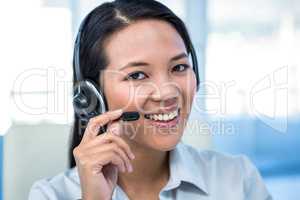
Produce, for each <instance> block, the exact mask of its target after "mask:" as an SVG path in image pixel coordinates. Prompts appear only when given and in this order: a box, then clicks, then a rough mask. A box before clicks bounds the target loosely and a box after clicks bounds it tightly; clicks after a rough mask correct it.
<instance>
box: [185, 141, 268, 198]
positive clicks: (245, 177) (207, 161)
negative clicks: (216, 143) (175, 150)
mask: <svg viewBox="0 0 300 200" xmlns="http://www.w3.org/2000/svg"><path fill="white" fill-rule="evenodd" d="M180 148H181V151H182V152H184V154H185V155H186V156H188V157H189V160H192V161H191V164H193V165H194V166H195V167H196V168H194V169H193V170H194V171H197V172H198V173H199V174H201V176H202V177H203V179H204V182H206V184H207V187H208V188H209V190H211V191H214V190H222V189H223V191H224V192H226V193H227V194H228V193H230V191H232V193H238V192H240V195H241V196H243V197H247V198H249V199H271V196H270V195H269V192H268V191H267V188H266V186H265V184H264V183H263V179H262V177H261V175H260V173H259V171H258V170H257V168H256V167H255V165H254V164H253V163H252V162H251V161H250V159H249V158H248V157H247V156H245V155H242V154H241V155H231V154H228V153H223V152H218V151H214V150H202V149H200V148H196V147H193V146H191V145H188V144H184V143H181V147H180ZM233 186H234V190H233V189H232V188H233Z"/></svg>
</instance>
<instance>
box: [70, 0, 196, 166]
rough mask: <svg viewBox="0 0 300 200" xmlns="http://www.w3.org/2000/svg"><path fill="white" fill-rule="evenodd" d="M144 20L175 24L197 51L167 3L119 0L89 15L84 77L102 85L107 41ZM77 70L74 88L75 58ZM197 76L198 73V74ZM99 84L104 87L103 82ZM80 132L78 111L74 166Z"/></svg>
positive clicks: (83, 41) (82, 40) (190, 47)
mask: <svg viewBox="0 0 300 200" xmlns="http://www.w3.org/2000/svg"><path fill="white" fill-rule="evenodd" d="M143 19H158V20H162V21H165V22H167V23H169V24H171V25H172V26H173V27H174V28H175V29H176V30H177V32H178V33H179V34H180V36H181V37H182V39H183V41H184V44H185V47H186V49H187V52H188V54H190V53H191V52H193V51H194V47H193V45H192V43H191V40H190V36H189V34H188V31H187V28H186V26H185V24H184V23H183V21H182V20H181V19H180V18H179V17H177V16H176V15H175V14H174V13H173V12H172V11H171V10H170V9H169V8H168V7H166V6H165V5H163V4H161V3H159V2H157V1H155V0H115V1H113V2H107V3H103V4H101V5H100V6H98V7H96V8H95V9H93V10H92V11H91V12H90V13H89V14H88V15H87V17H86V20H85V23H84V24H83V27H82V32H81V38H80V50H79V56H80V69H81V73H82V77H83V78H88V79H90V80H93V81H94V82H95V83H97V84H99V81H98V80H99V76H100V72H101V70H104V69H105V68H106V67H107V65H108V62H109V60H108V59H107V56H106V55H105V51H104V44H105V41H106V40H107V39H108V38H109V36H111V35H112V34H113V33H116V32H118V31H120V30H122V29H124V28H125V27H127V26H129V25H130V24H133V23H134V22H135V21H138V20H143ZM73 72H74V73H73V87H74V85H75V84H76V77H75V69H74V58H73ZM196 76H198V75H197V74H196ZM198 85H199V82H198V79H197V86H198ZM99 87H100V88H101V86H100V85H99ZM80 131H82V124H81V122H80V120H79V118H78V117H77V116H76V114H75V113H74V124H73V127H72V133H71V140H70V147H69V166H70V168H72V167H74V166H76V163H75V159H74V156H73V149H74V148H75V147H76V146H77V145H79V143H80V141H81V139H82V134H79V132H80Z"/></svg>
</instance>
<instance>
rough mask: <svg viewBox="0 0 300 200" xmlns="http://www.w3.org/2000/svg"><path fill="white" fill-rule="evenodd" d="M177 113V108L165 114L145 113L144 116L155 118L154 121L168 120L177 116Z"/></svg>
mask: <svg viewBox="0 0 300 200" xmlns="http://www.w3.org/2000/svg"><path fill="white" fill-rule="evenodd" d="M178 114H179V109H177V110H174V111H173V112H170V113H167V114H146V115H145V118H147V119H151V120H156V121H170V120H172V119H174V118H175V117H177V116H178Z"/></svg>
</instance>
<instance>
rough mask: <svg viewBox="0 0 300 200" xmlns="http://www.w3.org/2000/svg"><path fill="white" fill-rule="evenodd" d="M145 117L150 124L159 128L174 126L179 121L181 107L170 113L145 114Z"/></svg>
mask: <svg viewBox="0 0 300 200" xmlns="http://www.w3.org/2000/svg"><path fill="white" fill-rule="evenodd" d="M144 117H145V119H146V120H147V121H149V122H150V124H152V125H154V126H157V127H159V128H172V127H174V126H176V125H177V124H178V122H179V118H180V108H177V109H176V110H174V111H172V112H169V113H161V114H145V115H144Z"/></svg>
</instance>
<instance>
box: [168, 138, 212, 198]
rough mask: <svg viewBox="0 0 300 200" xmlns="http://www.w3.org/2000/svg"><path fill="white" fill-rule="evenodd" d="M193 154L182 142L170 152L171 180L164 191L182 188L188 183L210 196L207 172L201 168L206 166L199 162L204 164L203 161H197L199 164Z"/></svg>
mask: <svg viewBox="0 0 300 200" xmlns="http://www.w3.org/2000/svg"><path fill="white" fill-rule="evenodd" d="M192 153H194V152H190V151H189V150H188V149H187V147H186V145H185V144H184V143H183V142H182V141H180V142H179V143H178V144H177V145H176V147H175V148H174V149H172V150H171V151H170V157H169V164H170V165H169V166H170V178H169V182H168V183H167V185H166V186H165V188H164V190H169V189H173V188H175V187H178V186H180V184H181V182H187V183H190V184H192V185H194V186H196V187H197V188H198V189H200V190H201V191H202V192H204V193H205V194H209V192H208V186H207V184H206V182H205V180H206V176H205V171H204V169H203V168H201V166H205V165H200V164H199V161H200V162H202V160H197V161H198V162H197V161H196V160H195V159H196V158H195V157H193V154H192Z"/></svg>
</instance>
